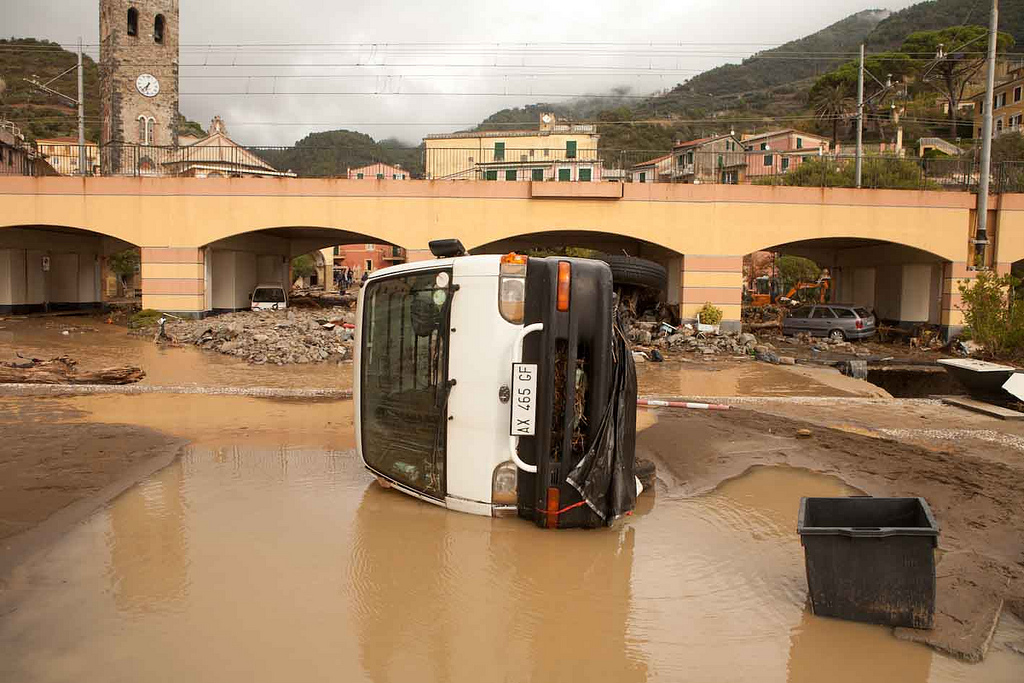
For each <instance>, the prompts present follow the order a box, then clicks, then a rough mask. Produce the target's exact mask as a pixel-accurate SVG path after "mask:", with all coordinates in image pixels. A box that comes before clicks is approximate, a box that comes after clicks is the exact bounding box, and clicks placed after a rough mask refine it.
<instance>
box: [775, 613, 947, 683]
mask: <svg viewBox="0 0 1024 683" xmlns="http://www.w3.org/2000/svg"><path fill="white" fill-rule="evenodd" d="M810 609H811V608H810V605H808V606H807V607H806V608H805V609H804V611H803V613H802V616H801V619H800V623H799V624H797V625H796V626H794V627H793V630H792V631H791V635H790V646H789V664H788V670H789V679H788V681H789V683H820V681H821V680H822V672H823V671H827V672H829V674H828V681H829V683H864V681H877V680H885V679H884V678H880V677H879V674H880V673H883V674H884V673H886V672H891V673H893V674H894V675H893V676H892V677H891V678H889V680H893V681H896V680H898V681H899V683H924V682H925V681H927V680H928V676H929V674H930V673H931V665H932V657H933V655H932V652H931V650H929V649H928V648H927V647H925V646H924V645H917V644H912V643H906V642H904V641H901V640H897V639H896V638H894V637H893V636H892V633H891V629H888V628H882V627H879V626H873V625H870V624H859V623H855V622H852V621H842V620H840V619H830V618H828V617H816V616H814V615H813V614H811V611H810Z"/></svg>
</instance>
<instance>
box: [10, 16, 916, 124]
mask: <svg viewBox="0 0 1024 683" xmlns="http://www.w3.org/2000/svg"><path fill="white" fill-rule="evenodd" d="M872 4H873V3H872V2H871V0H825V1H823V0H729V1H723V0H676V1H675V2H636V1H635V0H633V1H622V0H591V2H588V3H566V2H561V3H551V2H531V3H523V4H522V5H519V6H517V4H515V3H509V2H489V1H487V0H448V1H446V2H443V3H441V2H436V1H435V2H429V1H428V2H414V1H411V0H378V1H377V2H371V3H367V2H351V1H350V0H335V1H334V2H329V1H328V0H288V1H287V2H282V1H280V0H276V1H272V2H264V3H260V2H257V1H254V0H205V1H204V2H200V1H198V0H181V2H180V5H181V33H182V35H181V43H182V48H181V55H180V59H181V64H182V68H181V85H180V88H181V92H182V96H181V111H182V113H183V114H185V115H186V116H188V117H189V118H191V119H194V120H198V121H200V122H201V123H203V125H204V126H206V125H208V123H209V121H210V118H211V117H212V116H213V115H215V114H219V115H221V116H222V117H223V118H224V119H225V122H226V123H227V126H228V131H229V133H230V135H231V136H232V137H233V138H235V139H236V140H238V141H239V142H243V143H246V144H290V143H292V142H294V141H295V140H296V139H298V138H301V137H303V136H304V135H306V134H307V133H309V132H312V131H315V130H331V129H336V128H348V129H352V130H359V131H361V132H364V133H368V134H370V135H372V136H374V137H375V138H378V139H379V138H383V137H397V138H399V139H401V140H403V141H405V142H408V143H411V144H416V143H418V142H419V140H420V138H421V137H422V136H423V135H425V134H427V133H430V132H447V131H451V130H456V129H458V128H464V127H466V126H469V125H472V124H474V123H476V122H478V121H479V120H480V119H482V118H484V117H485V116H487V115H488V114H491V113H493V112H495V111H497V110H499V109H502V108H504V107H512V106H522V105H524V104H530V103H533V102H536V101H550V100H551V99H553V98H551V97H541V96H540V95H551V94H582V93H606V92H608V91H609V90H610V89H611V88H613V87H626V88H629V89H630V91H631V92H632V93H634V94H647V93H650V92H653V91H657V90H660V89H663V88H671V87H672V86H673V85H675V84H676V83H679V82H682V81H684V80H686V79H687V78H689V77H691V76H692V75H694V74H695V73H698V72H700V71H702V70H705V69H708V68H711V67H713V66H716V65H718V64H723V63H726V62H738V61H740V60H741V59H742V58H743V57H745V56H748V55H749V54H751V53H753V52H756V51H757V50H759V49H764V48H767V47H771V46H774V45H778V44H780V43H784V42H786V41H789V40H793V39H795V38H800V37H802V36H805V35H807V34H809V33H813V32H815V31H817V30H819V29H821V28H824V27H825V26H827V25H828V24H831V23H833V22H835V21H838V20H839V19H842V18H843V17H845V16H847V15H849V14H852V13H854V12H857V11H860V10H863V9H868V8H869V7H870V6H871V5H872ZM874 4H875V5H876V6H884V7H886V8H887V9H891V10H896V9H902V8H904V7H907V6H909V5H912V4H914V0H876V3H874ZM0 5H2V15H3V24H4V27H3V29H2V30H3V32H4V33H5V34H6V35H8V36H16V37H35V38H46V39H50V40H55V41H58V42H60V43H62V44H65V45H72V44H74V43H75V42H76V41H77V40H78V38H79V36H81V37H82V39H83V40H84V42H85V43H87V44H93V45H95V44H96V43H97V41H98V31H99V14H98V10H97V7H98V3H97V2H96V0H0ZM253 43H263V44H264V45H263V46H261V47H259V48H256V47H254V46H252V44H253ZM359 43H363V44H370V43H375V44H378V45H379V46H378V47H376V48H372V47H370V46H369V45H361V46H355V45H353V44H359ZM411 43H418V44H419V45H411ZM425 43H435V44H436V43H443V45H425ZM456 43H457V44H459V45H455V44H456ZM468 43H475V45H467V44H468ZM488 43H489V44H488ZM515 43H520V44H521V43H533V44H534V45H532V46H530V47H525V48H524V47H522V46H521V45H513V44H515ZM537 43H545V44H547V45H545V46H543V47H539V46H537V45H536V44H537ZM554 43H561V44H560V45H555V44H554ZM566 43H575V44H576V45H566ZM579 43H616V44H618V45H615V46H608V45H604V46H596V45H590V46H582V45H579ZM628 43H632V44H639V43H648V44H650V43H674V44H675V45H674V46H671V47H669V46H664V45H662V46H653V47H651V46H641V45H633V46H627V45H625V44H628ZM680 43H682V44H684V45H680ZM697 43H704V44H702V45H698V44H697ZM268 44H273V46H268ZM383 44H388V45H387V46H384V45H383ZM238 45H241V46H242V47H235V46H238ZM247 45H248V46H250V47H245V46H247ZM211 46H212V47H211ZM91 51H92V52H95V51H96V50H95V49H92V50H91ZM666 52H668V53H670V54H666ZM702 53H703V54H702ZM225 64H227V65H231V64H235V66H219V67H214V66H212V65H225ZM256 64H259V65H267V64H273V65H275V66H252V65H256ZM296 64H301V65H303V66H289V65H296ZM190 65H191V66H190ZM240 65H242V66H240ZM367 65H369V66H367ZM456 65H457V66H456ZM645 71H646V72H647V73H646V74H644V73H643V72H645ZM273 75H277V76H278V78H277V79H274V78H272V77H268V76H273ZM299 75H302V76H307V78H301V79H300V78H296V76H299ZM225 76H227V77H228V78H223V77H225ZM281 76H286V77H284V78H282V77H281ZM327 76H330V77H329V78H327ZM247 91H248V92H249V93H256V92H263V93H272V94H270V95H256V94H244V93H246V92H247ZM286 92H292V93H296V92H303V93H320V94H313V95H309V94H307V95H297V94H292V95H284V94H281V93H286ZM203 93H207V94H203ZM210 93H217V94H210ZM223 93H227V94H223ZM274 93H276V94H274ZM343 93H349V94H343ZM351 93H370V94H351ZM378 93H380V94H378ZM396 93H397V94H396ZM412 93H421V94H418V95H415V94H412ZM422 93H433V94H430V95H424V94H422ZM460 93H461V94H460ZM489 93H499V94H489ZM503 93H510V94H509V95H508V96H505V95H503ZM267 122H272V123H274V124H276V125H265V124H266V123H267Z"/></svg>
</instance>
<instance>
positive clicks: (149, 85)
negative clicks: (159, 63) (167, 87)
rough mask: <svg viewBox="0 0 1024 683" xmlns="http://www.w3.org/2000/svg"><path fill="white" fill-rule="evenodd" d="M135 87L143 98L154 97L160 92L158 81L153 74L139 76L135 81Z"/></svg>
mask: <svg viewBox="0 0 1024 683" xmlns="http://www.w3.org/2000/svg"><path fill="white" fill-rule="evenodd" d="M135 87H136V88H138V90H139V92H140V93H141V94H142V95H144V96H145V97H156V96H157V93H159V92H160V81H158V80H156V76H154V75H153V74H141V75H140V76H139V77H138V78H136V79H135Z"/></svg>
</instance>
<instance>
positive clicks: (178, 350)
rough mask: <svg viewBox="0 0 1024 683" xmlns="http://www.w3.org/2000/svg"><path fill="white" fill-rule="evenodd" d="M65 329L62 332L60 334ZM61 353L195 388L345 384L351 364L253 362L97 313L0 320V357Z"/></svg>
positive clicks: (165, 383) (159, 382) (86, 364)
mask: <svg viewBox="0 0 1024 683" xmlns="http://www.w3.org/2000/svg"><path fill="white" fill-rule="evenodd" d="M65 332H67V334H64V333H65ZM16 354H20V355H21V356H23V357H26V358H31V357H36V358H52V357H54V356H60V355H67V356H70V357H71V358H72V359H74V360H76V361H78V362H79V363H80V365H81V367H83V368H87V369H95V368H101V367H109V366H114V365H135V366H138V367H141V368H142V369H143V370H144V371H145V372H146V377H145V379H143V380H142V382H141V384H154V385H161V386H168V385H170V386H198V387H215V386H216V387H250V386H261V387H277V388H288V389H290V388H301V389H349V388H351V387H352V363H351V362H343V363H341V364H340V365H338V364H335V363H310V364H305V365H289V366H288V367H287V368H282V367H279V366H276V365H253V364H251V363H247V362H246V361H244V360H242V359H239V358H235V357H234V356H228V355H225V354H221V353H217V352H214V351H204V350H202V349H199V348H196V347H193V346H187V345H186V346H168V345H165V344H160V345H158V344H155V343H154V342H153V339H152V337H136V336H130V335H129V334H128V333H127V331H126V329H125V328H124V327H122V326H120V325H108V324H106V323H105V322H104V318H103V317H102V316H98V315H89V316H82V315H75V316H52V317H33V318H7V319H0V360H13V359H15V358H16V357H17V355H16Z"/></svg>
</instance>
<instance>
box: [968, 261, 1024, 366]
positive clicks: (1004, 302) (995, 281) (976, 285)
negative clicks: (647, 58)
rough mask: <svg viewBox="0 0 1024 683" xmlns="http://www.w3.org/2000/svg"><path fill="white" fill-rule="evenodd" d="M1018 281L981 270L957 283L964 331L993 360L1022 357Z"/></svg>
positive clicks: (1023, 317) (1023, 306)
mask: <svg viewBox="0 0 1024 683" xmlns="http://www.w3.org/2000/svg"><path fill="white" fill-rule="evenodd" d="M1019 286H1020V281H1018V280H1016V279H1015V278H1014V277H1013V276H1012V275H1003V276H999V275H996V274H995V273H993V272H992V271H988V270H984V271H981V272H980V273H978V277H977V278H975V279H974V281H973V282H970V283H964V282H961V283H960V296H961V300H962V303H961V305H960V310H962V311H963V314H964V327H965V329H964V332H965V334H966V335H967V336H969V337H970V338H971V339H973V340H974V341H976V342H978V343H979V344H981V345H982V346H983V347H985V351H986V352H987V353H988V354H989V355H990V356H992V357H994V358H1019V357H1021V356H1022V355H1024V299H1021V298H1019V296H1017V295H1015V292H1018V287H1019Z"/></svg>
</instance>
